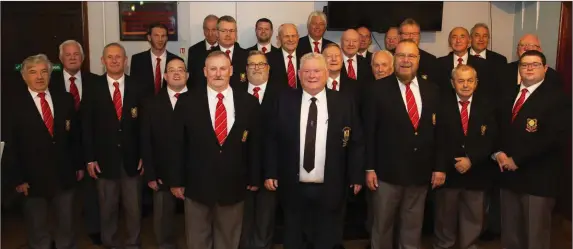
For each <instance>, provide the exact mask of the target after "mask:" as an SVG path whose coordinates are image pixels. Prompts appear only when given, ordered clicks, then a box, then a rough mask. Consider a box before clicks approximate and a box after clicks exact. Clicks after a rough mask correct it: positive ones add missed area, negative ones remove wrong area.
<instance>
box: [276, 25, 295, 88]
mask: <svg viewBox="0 0 573 249" xmlns="http://www.w3.org/2000/svg"><path fill="white" fill-rule="evenodd" d="M277 40H278V41H280V44H281V47H280V49H279V50H278V51H272V52H270V53H268V54H267V58H268V60H269V66H271V73H270V76H269V77H270V79H271V81H272V82H274V83H277V84H280V85H281V86H286V87H290V88H300V82H299V80H298V77H297V73H296V72H297V70H298V68H299V64H300V63H299V61H300V57H301V56H303V54H301V53H299V52H298V49H297V47H298V44H299V34H298V30H297V28H296V26H295V25H294V24H292V23H285V24H282V25H281V26H280V27H279V33H278V35H277Z"/></svg>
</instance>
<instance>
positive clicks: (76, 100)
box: [70, 76, 80, 111]
mask: <svg viewBox="0 0 573 249" xmlns="http://www.w3.org/2000/svg"><path fill="white" fill-rule="evenodd" d="M70 93H71V94H72V96H73V97H74V107H75V108H76V111H77V110H79V109H80V91H79V90H78V86H76V77H74V76H72V77H70Z"/></svg>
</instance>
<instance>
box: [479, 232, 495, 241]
mask: <svg viewBox="0 0 573 249" xmlns="http://www.w3.org/2000/svg"><path fill="white" fill-rule="evenodd" d="M497 238H499V234H495V233H492V232H490V231H485V232H483V233H482V234H481V235H480V236H479V239H480V240H481V241H492V240H496V239H497Z"/></svg>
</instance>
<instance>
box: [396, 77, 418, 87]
mask: <svg viewBox="0 0 573 249" xmlns="http://www.w3.org/2000/svg"><path fill="white" fill-rule="evenodd" d="M396 80H398V82H399V83H400V84H401V85H405V84H404V82H402V81H400V79H398V77H396ZM410 85H413V86H415V87H419V85H418V77H417V76H414V79H412V82H411V83H410Z"/></svg>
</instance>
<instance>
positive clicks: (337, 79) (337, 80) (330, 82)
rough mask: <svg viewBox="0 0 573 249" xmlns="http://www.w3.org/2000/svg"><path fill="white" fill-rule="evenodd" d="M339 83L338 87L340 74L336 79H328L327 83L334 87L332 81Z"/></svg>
mask: <svg viewBox="0 0 573 249" xmlns="http://www.w3.org/2000/svg"><path fill="white" fill-rule="evenodd" d="M335 80H336V82H337V83H338V85H340V73H339V74H338V76H336V78H330V76H329V77H328V79H326V82H327V83H328V84H329V85H332V81H335Z"/></svg>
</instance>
